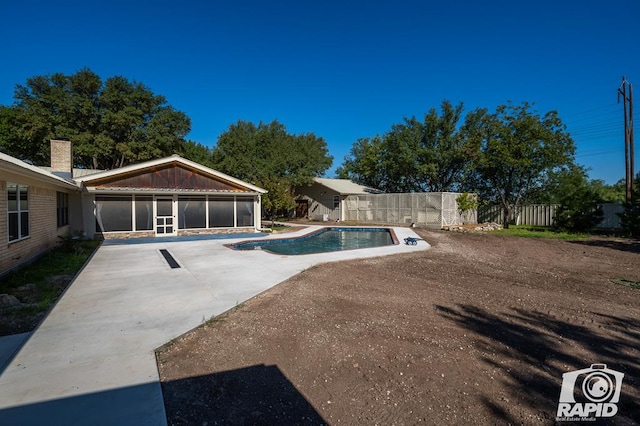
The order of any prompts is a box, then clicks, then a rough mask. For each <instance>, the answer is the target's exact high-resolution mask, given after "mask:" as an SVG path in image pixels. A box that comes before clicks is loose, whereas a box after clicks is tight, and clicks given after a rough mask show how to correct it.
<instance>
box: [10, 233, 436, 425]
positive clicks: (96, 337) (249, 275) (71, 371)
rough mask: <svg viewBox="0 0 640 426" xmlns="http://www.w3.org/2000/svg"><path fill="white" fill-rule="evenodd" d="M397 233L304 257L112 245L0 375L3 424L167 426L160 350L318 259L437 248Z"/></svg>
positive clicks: (210, 246) (201, 244)
mask: <svg viewBox="0 0 640 426" xmlns="http://www.w3.org/2000/svg"><path fill="white" fill-rule="evenodd" d="M312 230H315V228H314V227H308V228H306V229H305V230H303V231H298V232H296V233H293V234H286V236H287V237H291V236H298V235H302V234H306V233H308V232H310V231H312ZM395 232H396V235H397V236H398V238H399V239H400V241H401V244H400V245H396V246H388V247H379V248H373V249H361V250H351V251H342V252H333V253H323V254H313V255H304V256H279V255H274V254H270V253H265V252H263V251H260V250H252V251H234V250H230V249H229V248H227V247H224V246H223V244H225V243H230V242H238V241H239V240H237V239H233V240H230V239H227V240H225V239H213V240H197V241H171V242H158V243H156V242H149V243H147V244H122V245H117V244H116V245H114V244H111V245H103V246H101V247H100V248H99V249H98V251H97V252H96V253H95V255H94V256H93V258H92V259H91V261H90V262H89V263H88V265H87V266H86V267H85V268H84V269H83V270H82V272H81V273H80V274H79V275H78V277H77V278H76V279H75V281H74V282H73V283H72V285H71V286H70V287H69V289H68V290H67V292H66V293H65V294H64V296H63V297H62V298H61V299H60V300H59V301H58V303H57V304H56V306H55V307H54V309H53V310H52V311H51V313H50V314H49V315H48V316H47V318H46V319H45V321H44V322H43V323H42V324H41V325H40V327H38V329H37V330H36V331H35V332H34V333H33V334H32V335H31V336H30V338H29V339H28V340H27V341H26V343H25V344H24V346H23V347H22V348H21V350H20V351H19V352H18V353H17V355H16V356H15V357H14V358H13V359H12V360H11V361H10V362H9V364H8V365H7V367H6V369H5V371H4V372H3V373H2V375H1V376H0V424H1V425H14V424H15V425H29V424H33V425H36V424H37V425H41V424H48V425H72V424H78V425H89V424H90V425H165V424H166V417H165V412H164V404H163V399H162V391H161V387H160V382H159V376H158V370H157V368H156V360H155V353H154V350H155V349H156V348H157V347H159V346H161V345H163V344H164V343H166V342H168V341H169V340H171V339H173V338H175V337H177V336H180V335H181V334H183V333H185V332H187V331H189V330H190V329H192V328H194V327H197V326H198V325H200V324H202V323H203V322H204V321H206V320H208V319H210V318H212V317H214V316H216V315H220V314H221V313H223V312H225V311H227V310H229V309H231V308H233V307H234V306H236V305H237V304H239V303H241V302H243V301H246V300H247V299H249V298H251V297H253V296H255V295H257V294H259V293H261V292H263V291H265V290H267V289H269V288H271V287H272V286H274V285H276V284H278V283H280V282H282V281H284V280H286V279H288V278H289V277H291V276H293V275H295V274H297V273H299V272H301V271H303V270H304V269H307V268H309V267H311V266H313V265H316V264H319V263H324V262H331V261H337V260H347V259H355V258H363V257H373V256H383V255H389V254H396V253H405V252H412V251H416V250H424V249H427V248H428V247H429V246H428V244H427V243H426V242H424V241H420V242H419V243H418V245H416V246H407V245H405V244H402V240H403V239H404V238H405V237H407V236H412V237H417V235H416V234H415V233H413V232H412V231H411V230H410V229H408V228H395ZM278 237H282V235H274V236H269V237H267V238H278ZM160 249H166V250H168V251H169V253H171V254H172V255H173V257H174V258H175V259H176V260H177V261H178V263H179V264H180V266H181V268H177V269H171V268H170V267H169V266H168V264H167V263H166V261H165V260H164V258H163V257H162V255H161V254H160V252H159V250H160Z"/></svg>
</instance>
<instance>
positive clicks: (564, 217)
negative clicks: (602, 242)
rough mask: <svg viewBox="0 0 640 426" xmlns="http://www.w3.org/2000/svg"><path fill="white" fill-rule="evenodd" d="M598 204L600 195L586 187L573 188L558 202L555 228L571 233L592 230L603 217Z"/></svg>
mask: <svg viewBox="0 0 640 426" xmlns="http://www.w3.org/2000/svg"><path fill="white" fill-rule="evenodd" d="M600 202H601V200H600V194H599V193H598V192H597V191H595V190H594V189H592V188H590V187H588V186H586V185H581V186H579V187H577V188H574V189H573V191H570V192H569V193H567V194H565V195H564V196H563V197H562V199H561V200H560V206H559V207H558V210H557V211H556V216H555V218H554V219H555V220H554V221H555V227H556V228H558V229H562V230H566V231H571V232H588V231H590V230H592V229H593V228H595V227H596V226H597V225H598V224H599V223H600V222H602V218H603V217H604V214H603V212H602V206H600V205H599V203H600Z"/></svg>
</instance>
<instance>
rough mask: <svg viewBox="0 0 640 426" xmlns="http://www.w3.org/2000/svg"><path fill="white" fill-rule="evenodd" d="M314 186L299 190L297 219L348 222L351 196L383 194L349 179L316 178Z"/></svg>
mask: <svg viewBox="0 0 640 426" xmlns="http://www.w3.org/2000/svg"><path fill="white" fill-rule="evenodd" d="M313 181H314V182H313V184H311V185H308V186H303V187H299V188H297V191H296V192H297V193H298V197H297V198H296V217H298V218H309V219H315V220H322V221H328V220H330V221H336V220H341V221H343V220H346V218H347V217H346V205H345V199H346V198H347V197H348V196H349V195H366V194H381V193H382V191H380V190H379V189H375V188H370V187H368V186H365V185H360V184H357V183H355V182H353V181H351V180H349V179H327V178H314V179H313Z"/></svg>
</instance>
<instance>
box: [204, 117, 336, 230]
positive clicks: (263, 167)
mask: <svg viewBox="0 0 640 426" xmlns="http://www.w3.org/2000/svg"><path fill="white" fill-rule="evenodd" d="M212 160H213V165H214V167H215V168H216V169H217V170H220V171H221V172H223V173H229V174H231V175H233V176H235V177H237V178H239V179H243V180H246V181H248V182H252V183H253V184H255V185H257V186H260V187H262V188H264V189H267V190H268V191H269V192H268V193H267V194H265V195H264V196H263V198H262V200H263V206H264V208H265V211H266V212H267V214H268V216H269V217H271V218H272V217H273V215H274V214H275V213H276V212H277V211H279V210H286V209H290V208H292V207H293V206H294V188H295V187H299V186H303V185H308V184H311V183H312V182H313V178H314V177H316V176H320V175H322V174H323V173H324V172H325V171H326V170H327V169H328V168H329V167H330V166H331V162H332V160H333V159H332V157H331V156H330V155H329V151H328V149H327V144H326V142H325V141H324V139H323V138H321V137H317V136H315V135H314V134H312V133H306V134H299V135H295V134H289V133H288V132H287V130H286V128H285V126H284V125H283V124H281V123H279V122H278V121H277V120H274V121H272V122H271V123H268V124H264V123H262V122H260V123H259V124H258V125H255V124H253V123H251V122H247V121H242V120H240V121H238V122H237V123H236V124H232V125H231V126H229V129H228V130H226V131H225V132H224V133H223V134H222V135H220V138H219V139H218V143H217V144H216V146H215V147H214V149H213V155H212Z"/></svg>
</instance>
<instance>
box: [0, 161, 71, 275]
mask: <svg viewBox="0 0 640 426" xmlns="http://www.w3.org/2000/svg"><path fill="white" fill-rule="evenodd" d="M8 183H16V184H19V185H25V186H28V187H29V198H28V199H29V236H28V237H27V238H25V239H23V240H18V241H12V242H9V237H8V229H7V228H8V215H7V207H8V206H7V184H8ZM58 191H60V192H67V193H70V192H73V191H69V190H68V189H66V188H60V187H57V186H56V185H52V184H48V183H44V182H40V181H38V180H36V179H30V178H27V177H25V176H20V175H14V174H12V173H6V172H1V173H0V238H1V240H0V275H2V274H4V273H6V272H7V271H9V270H11V269H12V268H15V267H16V266H19V265H21V264H23V263H28V262H29V261H31V260H33V259H35V258H36V257H38V256H40V255H41V254H42V253H44V252H46V251H48V250H49V249H51V248H53V247H55V246H56V245H57V244H58V242H59V241H60V238H59V236H65V235H69V232H70V228H71V226H70V225H66V226H62V227H60V228H58V226H57V214H56V206H57V192H58Z"/></svg>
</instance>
